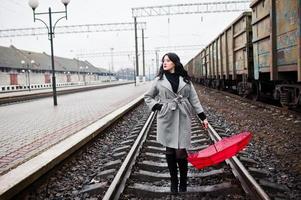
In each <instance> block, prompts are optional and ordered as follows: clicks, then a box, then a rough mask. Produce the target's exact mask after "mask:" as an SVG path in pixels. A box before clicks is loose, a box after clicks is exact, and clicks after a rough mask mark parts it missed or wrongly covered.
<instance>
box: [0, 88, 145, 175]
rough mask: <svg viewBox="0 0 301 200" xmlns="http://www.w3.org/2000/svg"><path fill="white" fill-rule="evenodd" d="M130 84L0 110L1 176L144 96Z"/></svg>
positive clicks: (5, 107)
mask: <svg viewBox="0 0 301 200" xmlns="http://www.w3.org/2000/svg"><path fill="white" fill-rule="evenodd" d="M148 87H149V83H141V84H140V85H138V86H134V84H127V85H121V86H115V87H110V88H104V89H99V90H90V91H86V92H80V93H74V94H68V95H62V96H59V97H58V106H53V102H52V101H53V100H52V98H51V97H49V98H43V99H38V100H33V101H27V102H23V103H18V104H11V105H5V106H1V107H0V124H1V127H0V176H2V175H4V174H6V173H7V172H9V171H10V170H12V169H14V168H16V167H17V166H18V165H20V164H22V163H24V162H26V161H28V160H29V159H31V158H33V157H35V156H37V155H39V154H41V153H42V152H43V151H45V150H47V149H49V148H50V147H51V146H53V145H55V144H57V143H59V142H61V141H63V140H64V139H66V138H68V137H69V136H71V135H74V134H75V133H77V132H79V131H80V130H82V129H83V128H85V127H87V126H89V125H91V124H92V123H94V122H95V121H97V120H100V119H102V118H103V117H105V116H106V115H108V114H110V113H112V112H113V111H115V110H117V109H118V108H120V107H122V106H124V105H126V104H128V103H129V102H131V101H133V100H134V99H136V98H138V97H140V96H142V95H143V94H144V93H145V92H146V90H147V88H148Z"/></svg>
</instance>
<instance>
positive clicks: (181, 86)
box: [177, 76, 187, 93]
mask: <svg viewBox="0 0 301 200" xmlns="http://www.w3.org/2000/svg"><path fill="white" fill-rule="evenodd" d="M186 84H187V83H185V81H184V80H183V77H182V76H180V77H179V87H178V91H177V93H179V92H180V90H181V89H182V88H183V87H184V86H185V85H186Z"/></svg>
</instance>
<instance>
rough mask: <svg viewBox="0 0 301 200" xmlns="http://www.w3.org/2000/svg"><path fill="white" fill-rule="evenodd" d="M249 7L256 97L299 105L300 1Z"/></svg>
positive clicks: (259, 1) (263, 0) (266, 1)
mask: <svg viewBox="0 0 301 200" xmlns="http://www.w3.org/2000/svg"><path fill="white" fill-rule="evenodd" d="M250 7H251V8H252V29H253V52H254V55H253V59H254V78H255V80H256V82H255V83H256V84H255V85H254V86H255V87H254V88H255V91H256V94H257V97H258V98H261V97H264V96H270V97H273V98H274V99H276V100H279V101H280V102H281V104H282V105H286V106H296V105H301V84H300V83H301V61H300V59H301V30H300V26H301V25H300V23H301V20H300V18H301V14H300V12H301V0H254V1H253V2H252V3H251V5H250Z"/></svg>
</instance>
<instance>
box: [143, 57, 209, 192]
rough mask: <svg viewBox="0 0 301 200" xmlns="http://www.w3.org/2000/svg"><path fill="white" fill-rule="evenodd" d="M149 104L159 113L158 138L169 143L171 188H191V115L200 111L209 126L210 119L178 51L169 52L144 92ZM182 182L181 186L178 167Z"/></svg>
mask: <svg viewBox="0 0 301 200" xmlns="http://www.w3.org/2000/svg"><path fill="white" fill-rule="evenodd" d="M144 100H145V102H146V104H147V105H148V106H149V108H150V109H151V110H152V111H155V110H158V114H157V141H158V142H159V143H161V144H162V145H163V146H165V147H166V161H167V165H168V169H169V172H170V177H171V178H170V180H171V187H170V189H171V192H172V193H178V191H180V192H186V190H187V171H188V162H187V152H186V149H187V148H189V147H190V145H191V115H192V112H193V110H194V111H195V112H196V113H197V114H198V116H199V117H200V119H201V120H202V122H203V126H204V127H205V128H207V127H208V121H207V119H206V115H205V114H204V112H203V111H204V110H203V108H202V106H201V104H200V101H199V99H198V96H197V93H196V91H195V89H194V87H193V85H192V83H191V81H190V77H189V76H188V74H187V71H186V70H185V69H184V67H183V65H182V64H181V62H180V58H179V57H178V56H177V55H176V54H175V53H167V54H165V55H164V56H163V58H162V65H161V67H160V71H159V74H158V76H157V77H156V79H155V81H154V83H153V85H152V86H151V88H150V89H149V90H148V92H147V93H146V94H145V96H144ZM177 164H178V166H179V171H180V185H179V190H178V175H177V174H178V172H177V171H178V168H177Z"/></svg>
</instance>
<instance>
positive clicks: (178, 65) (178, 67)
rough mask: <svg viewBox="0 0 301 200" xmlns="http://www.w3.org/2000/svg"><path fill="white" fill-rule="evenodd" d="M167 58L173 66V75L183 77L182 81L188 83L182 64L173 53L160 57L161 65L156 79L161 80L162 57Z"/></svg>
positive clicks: (162, 72)
mask: <svg viewBox="0 0 301 200" xmlns="http://www.w3.org/2000/svg"><path fill="white" fill-rule="evenodd" d="M165 56H168V58H169V59H170V60H171V61H172V62H173V63H174V64H175V73H176V74H178V75H179V76H182V77H183V80H184V81H185V82H186V83H188V84H189V83H190V77H189V76H188V73H187V71H186V70H185V69H184V67H183V65H182V63H181V62H180V58H179V56H178V55H177V54H175V53H166V54H165V55H164V56H163V57H162V64H161V66H160V69H159V73H158V75H157V76H158V77H159V80H162V77H163V74H164V69H163V62H164V57H165Z"/></svg>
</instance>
